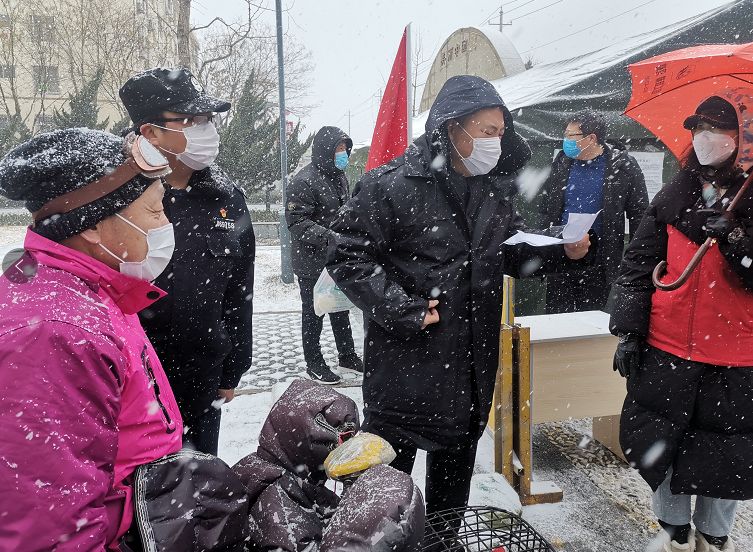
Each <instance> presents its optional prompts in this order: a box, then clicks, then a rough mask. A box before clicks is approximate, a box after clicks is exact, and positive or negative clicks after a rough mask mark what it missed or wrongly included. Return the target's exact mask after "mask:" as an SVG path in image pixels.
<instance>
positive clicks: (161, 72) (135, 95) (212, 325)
mask: <svg viewBox="0 0 753 552" xmlns="http://www.w3.org/2000/svg"><path fill="white" fill-rule="evenodd" d="M197 86H199V85H198V83H197V81H196V79H195V78H194V76H193V75H192V74H191V72H190V71H188V70H187V69H183V68H177V69H162V68H155V69H149V70H147V71H144V72H142V73H139V74H137V75H135V76H133V77H131V78H130V79H129V80H128V82H126V83H125V84H124V85H123V87H122V88H121V89H120V99H121V100H122V101H123V104H124V105H125V107H126V109H127V110H128V114H129V115H130V117H131V120H132V121H133V124H134V129H135V132H136V133H137V134H142V135H143V136H144V137H145V138H147V139H148V140H149V141H150V142H151V143H152V144H153V145H154V146H156V147H157V148H159V150H160V151H161V152H162V153H163V154H164V155H165V157H167V159H168V161H169V162H170V168H171V169H172V173H171V174H170V176H169V177H168V178H167V179H166V181H167V184H168V185H169V186H167V191H166V193H165V198H164V207H165V212H166V213H167V214H168V217H169V218H170V220H172V221H173V224H174V225H175V255H174V257H173V260H172V262H171V263H170V266H168V268H167V269H166V270H165V272H164V273H163V274H162V276H160V278H158V279H157V280H156V282H155V283H156V284H157V285H158V286H159V287H160V288H162V289H164V290H165V291H167V292H168V296H167V297H165V298H164V299H161V300H160V301H158V302H157V303H155V304H154V306H153V307H152V308H150V309H148V310H146V311H144V312H143V313H142V314H141V320H142V324H143V326H144V329H145V330H146V332H147V334H148V335H149V338H150V339H151V341H152V343H153V344H154V347H155V349H156V350H157V353H158V355H159V357H160V359H161V360H162V363H163V364H164V366H165V371H166V373H167V375H168V377H169V379H170V384H171V386H172V387H173V390H174V391H175V395H176V398H177V399H178V404H179V406H180V410H181V413H182V414H183V418H184V421H185V426H186V434H185V440H186V441H187V442H190V443H191V444H192V445H193V446H194V447H195V448H196V449H197V450H200V451H202V452H206V453H209V454H217V443H218V438H219V428H220V412H221V411H220V406H221V404H222V403H223V402H228V401H230V400H232V399H233V396H234V389H235V387H236V386H237V385H238V381H239V380H240V378H241V376H242V375H243V373H244V372H246V371H247V370H248V369H249V368H250V367H251V316H252V296H253V284H254V255H255V248H256V241H255V238H254V231H253V227H252V225H251V218H250V216H249V213H248V208H247V207H246V201H245V197H244V196H243V194H242V192H241V191H240V190H239V189H238V188H237V187H236V186H234V185H233V183H232V182H231V181H230V180H229V179H228V178H227V176H226V175H225V174H223V173H222V172H221V171H220V169H219V168H218V167H216V166H213V165H212V163H213V162H214V159H215V158H216V157H217V153H218V150H219V135H218V134H217V130H216V128H215V126H214V125H213V124H212V118H213V114H214V113H218V112H225V111H227V110H228V109H230V104H229V103H228V102H226V101H223V100H219V99H217V98H213V97H211V96H208V95H207V94H205V93H204V92H203V91H201V89H200V88H197Z"/></svg>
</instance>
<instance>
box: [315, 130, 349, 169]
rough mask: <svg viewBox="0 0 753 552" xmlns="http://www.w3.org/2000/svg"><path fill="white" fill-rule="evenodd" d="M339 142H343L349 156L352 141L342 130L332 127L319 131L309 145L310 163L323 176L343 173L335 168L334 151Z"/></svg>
mask: <svg viewBox="0 0 753 552" xmlns="http://www.w3.org/2000/svg"><path fill="white" fill-rule="evenodd" d="M340 142H345V148H346V151H347V152H348V155H349V156H350V152H351V150H352V149H353V140H351V139H350V136H348V135H347V134H345V133H344V132H343V131H342V130H340V129H339V128H337V127H333V126H325V127H322V128H320V129H319V132H317V133H316V136H314V141H313V142H312V145H311V162H312V163H313V164H314V166H315V167H316V168H317V169H319V170H320V171H321V172H323V173H325V174H329V175H332V174H338V173H339V174H342V172H343V171H341V170H340V169H338V168H337V167H335V149H336V148H337V145H338V144H339V143H340Z"/></svg>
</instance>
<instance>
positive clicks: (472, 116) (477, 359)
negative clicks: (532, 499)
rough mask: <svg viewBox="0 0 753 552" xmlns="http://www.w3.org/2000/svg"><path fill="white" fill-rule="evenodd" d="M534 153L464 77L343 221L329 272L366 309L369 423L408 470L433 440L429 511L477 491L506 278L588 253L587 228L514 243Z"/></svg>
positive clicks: (500, 105) (505, 114)
mask: <svg viewBox="0 0 753 552" xmlns="http://www.w3.org/2000/svg"><path fill="white" fill-rule="evenodd" d="M530 155H531V152H530V149H529V147H528V145H527V144H526V142H525V140H523V138H522V137H521V136H520V135H518V134H516V132H515V129H514V127H513V120H512V116H511V115H510V112H509V111H508V110H507V108H506V107H505V105H504V102H503V101H502V98H500V96H499V94H498V93H497V91H496V90H495V88H494V86H492V85H491V84H490V83H489V82H487V81H485V80H483V79H481V78H478V77H472V76H457V77H453V78H451V79H449V80H448V81H447V82H446V83H445V85H444V87H443V88H442V90H441V91H440V92H439V95H438V96H437V99H436V101H435V102H434V105H433V106H432V108H431V111H430V113H429V118H428V120H427V122H426V133H425V134H424V135H423V136H421V137H420V138H418V139H417V140H416V141H415V142H414V143H413V144H411V145H410V146H409V147H408V149H407V150H406V152H405V154H404V155H402V156H401V157H398V158H397V159H395V160H394V161H392V162H390V163H388V164H386V165H384V166H382V167H379V168H378V169H375V170H373V171H371V172H369V173H368V174H366V175H365V176H364V177H363V179H362V180H361V181H360V182H359V184H358V186H357V187H356V190H355V194H354V196H353V198H352V199H351V200H350V201H349V202H348V203H347V204H346V205H345V207H343V209H341V211H340V215H339V216H338V219H337V221H336V222H335V224H334V225H333V230H335V231H336V232H337V233H338V238H337V241H336V245H335V247H333V248H332V249H331V251H330V258H329V261H328V270H329V271H330V273H331V274H332V276H333V278H334V279H335V281H336V283H337V284H338V286H339V287H340V288H341V289H342V290H343V291H344V292H345V293H346V295H347V296H348V297H349V298H350V299H351V301H353V303H354V304H355V305H356V306H358V307H359V308H361V309H362V310H363V312H364V314H365V316H366V317H367V320H366V338H365V357H364V358H365V374H364V382H363V395H364V414H365V424H364V429H365V430H367V431H370V432H372V433H376V434H377V435H380V436H382V437H384V438H385V439H387V440H388V441H389V442H390V443H391V444H392V445H393V447H394V448H395V449H396V452H397V454H398V456H397V458H396V460H395V461H394V462H392V464H391V465H392V466H393V467H395V468H398V469H400V470H402V471H405V472H408V473H410V471H411V469H412V467H413V463H414V460H415V454H416V449H418V448H421V449H424V450H426V451H428V456H427V481H426V502H427V511H428V512H436V511H438V510H442V509H445V508H452V507H462V506H464V505H465V504H466V502H467V500H468V494H469V490H470V481H471V475H472V473H473V465H474V458H475V454H476V445H477V441H478V438H479V437H480V436H481V433H482V431H483V428H484V427H485V425H486V422H487V418H488V415H489V410H490V408H491V403H492V393H493V390H494V381H495V375H496V372H497V362H498V349H499V345H498V340H499V324H500V320H501V315H502V281H503V275H504V274H509V275H512V276H515V277H519V276H530V275H532V274H538V273H544V272H547V271H552V270H556V269H558V268H560V267H564V265H566V264H568V263H569V261H568V258H567V257H568V256H570V257H571V258H573V259H580V258H583V257H584V256H585V255H586V253H587V251H588V246H589V239H588V237H587V236H586V237H584V239H583V240H581V241H580V242H578V243H576V244H570V245H569V246H565V247H566V249H563V247H562V246H550V247H546V248H532V247H530V246H527V245H517V246H505V245H503V242H504V241H505V240H506V239H507V238H509V237H510V236H511V235H513V234H514V233H515V232H516V231H517V230H519V229H523V228H524V227H525V225H524V222H523V220H522V219H521V218H520V216H519V215H518V214H517V213H516V212H515V210H514V208H513V206H512V203H511V201H510V197H511V195H512V190H513V189H514V185H513V177H514V174H515V173H516V171H518V170H519V169H520V168H522V167H523V165H524V164H525V163H526V162H527V161H528V159H529V158H530ZM582 262H586V261H582ZM574 264H576V265H577V264H579V263H574Z"/></svg>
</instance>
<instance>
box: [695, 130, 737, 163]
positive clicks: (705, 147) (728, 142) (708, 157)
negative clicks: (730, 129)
mask: <svg viewBox="0 0 753 552" xmlns="http://www.w3.org/2000/svg"><path fill="white" fill-rule="evenodd" d="M693 149H694V150H695V154H696V155H697V156H698V161H699V162H700V163H701V165H710V166H712V167H719V166H720V165H722V164H723V163H724V162H725V161H727V159H729V158H730V157H731V156H732V154H733V153H734V152H735V150H736V149H737V144H735V139H734V138H733V137H731V136H728V135H726V134H721V133H719V132H713V131H711V130H702V131H701V132H699V133H698V134H696V135H695V136H693Z"/></svg>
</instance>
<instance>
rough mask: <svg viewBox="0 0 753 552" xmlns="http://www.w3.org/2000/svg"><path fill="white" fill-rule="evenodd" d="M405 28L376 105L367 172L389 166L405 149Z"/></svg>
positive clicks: (406, 34) (406, 32)
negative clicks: (382, 94)
mask: <svg viewBox="0 0 753 552" xmlns="http://www.w3.org/2000/svg"><path fill="white" fill-rule="evenodd" d="M408 86H409V82H408V27H406V28H405V31H404V32H403V39H402V40H401V41H400V47H399V48H398V49H397V55H396V56H395V63H393V64H392V72H390V78H389V80H388V81H387V88H385V90H384V96H382V104H381V105H380V106H379V115H378V116H377V120H376V127H375V128H374V136H373V137H372V139H371V149H369V160H368V161H367V163H366V170H367V171H370V170H371V169H373V168H375V167H379V166H381V165H384V164H385V163H389V162H390V161H392V160H393V159H394V158H395V157H397V156H398V155H402V154H403V152H404V151H405V148H407V147H408Z"/></svg>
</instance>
